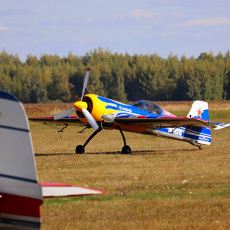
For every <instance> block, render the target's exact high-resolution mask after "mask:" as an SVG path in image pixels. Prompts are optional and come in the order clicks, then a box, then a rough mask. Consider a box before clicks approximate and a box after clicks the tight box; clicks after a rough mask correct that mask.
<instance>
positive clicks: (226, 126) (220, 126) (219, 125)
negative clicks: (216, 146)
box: [211, 122, 230, 130]
mask: <svg viewBox="0 0 230 230" xmlns="http://www.w3.org/2000/svg"><path fill="white" fill-rule="evenodd" d="M211 123H212V124H214V125H215V126H214V129H213V130H219V129H224V128H228V127H229V126H230V124H227V123H214V122H211ZM229 128H230V127H229Z"/></svg>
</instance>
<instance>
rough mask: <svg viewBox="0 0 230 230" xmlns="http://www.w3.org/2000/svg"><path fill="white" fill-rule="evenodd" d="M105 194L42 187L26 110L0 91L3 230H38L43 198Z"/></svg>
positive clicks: (60, 186) (0, 216) (61, 186)
mask: <svg viewBox="0 0 230 230" xmlns="http://www.w3.org/2000/svg"><path fill="white" fill-rule="evenodd" d="M102 193H105V192H104V191H99V190H95V189H90V188H83V187H76V186H71V185H68V184H62V183H49V182H48V183H47V182H46V183H39V182H38V178H37V172H36V164H35V159H34V152H33V146H32V140H31V135H30V130H29V126H28V121H27V116H26V114H25V111H24V108H23V106H22V104H21V103H20V102H19V101H18V99H17V98H16V97H14V96H13V95H11V94H9V93H7V92H3V91H0V229H39V228H40V225H41V219H40V217H41V215H40V206H41V205H42V203H43V197H44V198H47V197H65V196H80V195H95V194H102Z"/></svg>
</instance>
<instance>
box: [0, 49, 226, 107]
mask: <svg viewBox="0 0 230 230" xmlns="http://www.w3.org/2000/svg"><path fill="white" fill-rule="evenodd" d="M87 67H90V69H91V71H90V78H89V82H88V86H87V89H86V93H94V94H98V95H100V96H104V97H108V98H111V99H114V100H118V101H123V102H127V101H135V100H140V99H145V100H152V101H188V100H196V99H199V100H226V99H227V100H229V99H230V50H228V51H227V52H226V54H225V55H223V54H222V53H221V52H219V53H218V55H217V56H214V55H213V53H212V51H210V52H209V53H201V54H200V55H199V57H198V58H195V57H193V56H192V57H190V58H187V57H186V56H185V55H183V56H182V57H181V58H180V59H179V58H178V56H177V55H173V54H172V53H170V55H169V56H168V58H167V59H165V58H161V57H160V56H159V55H157V54H156V53H155V54H150V55H149V54H147V55H142V54H141V55H138V54H134V55H132V56H131V55H129V54H128V53H125V54H118V53H112V51H110V50H109V49H105V50H104V49H102V48H101V47H99V48H98V49H95V50H93V51H90V52H87V53H86V54H85V55H84V56H79V55H73V53H72V52H69V54H68V57H62V58H61V57H59V56H58V55H48V54H42V55H41V56H40V59H38V58H37V56H32V55H27V59H26V61H25V62H22V61H21V60H20V58H19V56H18V55H17V54H15V55H13V54H8V53H7V52H5V51H2V52H1V53H0V89H1V90H5V91H8V92H11V93H13V94H15V95H16V96H17V97H18V98H19V99H20V100H21V101H22V102H24V103H46V102H72V101H76V100H78V99H79V97H80V96H81V92H82V85H83V81H84V76H85V71H86V68H87Z"/></svg>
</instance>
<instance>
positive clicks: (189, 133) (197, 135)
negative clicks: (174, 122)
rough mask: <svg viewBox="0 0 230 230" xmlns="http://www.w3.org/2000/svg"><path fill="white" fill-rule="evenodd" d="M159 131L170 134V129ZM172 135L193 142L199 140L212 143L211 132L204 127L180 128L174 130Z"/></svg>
mask: <svg viewBox="0 0 230 230" xmlns="http://www.w3.org/2000/svg"><path fill="white" fill-rule="evenodd" d="M157 130H159V131H162V132H165V133H169V129H168V128H161V129H157ZM172 131H173V132H172V134H173V135H175V136H180V137H185V138H189V139H192V140H199V141H205V142H208V143H211V130H210V129H208V128H203V127H194V128H190V129H189V128H185V127H180V128H176V129H172Z"/></svg>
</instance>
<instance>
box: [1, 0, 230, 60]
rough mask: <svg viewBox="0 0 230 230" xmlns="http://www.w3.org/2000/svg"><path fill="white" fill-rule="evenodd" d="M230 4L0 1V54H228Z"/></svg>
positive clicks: (215, 0)
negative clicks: (108, 51)
mask: <svg viewBox="0 0 230 230" xmlns="http://www.w3.org/2000/svg"><path fill="white" fill-rule="evenodd" d="M229 12H230V1H229V0H82V1H79V0H0V52H2V51H3V50H5V51H6V52H7V53H12V54H18V55H19V58H20V59H21V60H22V61H23V62H24V61H25V60H26V57H27V55H37V57H38V58H40V56H41V55H42V54H45V53H46V54H52V55H54V54H58V55H59V56H60V57H64V56H65V57H67V56H68V53H69V52H70V51H71V52H72V53H73V54H74V55H84V54H86V52H89V51H91V50H94V49H96V48H98V47H99V46H100V47H102V48H103V49H109V50H111V52H112V53H115V52H117V53H123V54H125V53H126V52H127V53H129V54H130V55H133V54H134V53H136V54H153V53H157V54H158V55H159V56H161V57H163V58H167V57H168V56H169V54H170V53H171V54H173V55H177V56H178V57H179V58H180V57H181V56H182V55H186V57H187V58H189V57H191V56H194V57H195V58H197V57H198V56H199V55H200V53H202V52H210V51H211V50H212V52H213V53H214V55H217V54H218V53H219V52H222V54H225V53H226V52H227V51H228V50H229V49H230V13H229Z"/></svg>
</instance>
